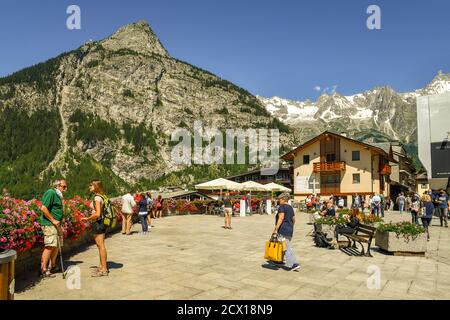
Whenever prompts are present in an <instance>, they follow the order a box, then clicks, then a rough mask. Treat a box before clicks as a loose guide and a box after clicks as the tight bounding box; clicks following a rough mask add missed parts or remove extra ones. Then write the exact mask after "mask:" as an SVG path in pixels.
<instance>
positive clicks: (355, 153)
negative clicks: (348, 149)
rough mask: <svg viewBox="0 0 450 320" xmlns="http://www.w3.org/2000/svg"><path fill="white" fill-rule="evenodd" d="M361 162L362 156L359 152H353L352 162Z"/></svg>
mask: <svg viewBox="0 0 450 320" xmlns="http://www.w3.org/2000/svg"><path fill="white" fill-rule="evenodd" d="M359 160H361V154H360V152H359V151H352V161H359Z"/></svg>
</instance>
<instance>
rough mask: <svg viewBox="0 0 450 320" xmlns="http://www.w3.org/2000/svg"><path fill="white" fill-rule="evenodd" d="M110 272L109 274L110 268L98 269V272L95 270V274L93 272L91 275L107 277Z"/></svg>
mask: <svg viewBox="0 0 450 320" xmlns="http://www.w3.org/2000/svg"><path fill="white" fill-rule="evenodd" d="M108 274H109V271H108V270H106V271H100V270H98V271H97V272H94V273H93V274H91V277H105V276H108Z"/></svg>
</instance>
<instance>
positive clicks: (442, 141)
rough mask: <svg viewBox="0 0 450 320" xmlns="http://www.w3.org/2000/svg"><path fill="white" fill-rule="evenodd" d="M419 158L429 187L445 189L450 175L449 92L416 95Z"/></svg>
mask: <svg viewBox="0 0 450 320" xmlns="http://www.w3.org/2000/svg"><path fill="white" fill-rule="evenodd" d="M417 131H418V147H419V159H420V161H421V162H422V164H423V165H424V167H425V169H426V170H427V174H428V179H429V183H430V187H431V188H432V189H439V188H444V189H446V188H448V184H449V178H450V141H449V139H450V92H449V93H444V94H440V95H433V96H424V97H419V98H417Z"/></svg>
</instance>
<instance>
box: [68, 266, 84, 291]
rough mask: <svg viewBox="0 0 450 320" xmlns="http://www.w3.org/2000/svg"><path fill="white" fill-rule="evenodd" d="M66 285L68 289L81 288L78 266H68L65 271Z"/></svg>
mask: <svg viewBox="0 0 450 320" xmlns="http://www.w3.org/2000/svg"><path fill="white" fill-rule="evenodd" d="M66 287H67V289H69V290H80V289H81V269H80V267H78V266H70V267H68V268H67V271H66Z"/></svg>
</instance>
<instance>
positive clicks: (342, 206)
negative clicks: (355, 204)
mask: <svg viewBox="0 0 450 320" xmlns="http://www.w3.org/2000/svg"><path fill="white" fill-rule="evenodd" d="M338 208H339V209H343V208H344V199H343V198H342V197H339V200H338Z"/></svg>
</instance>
